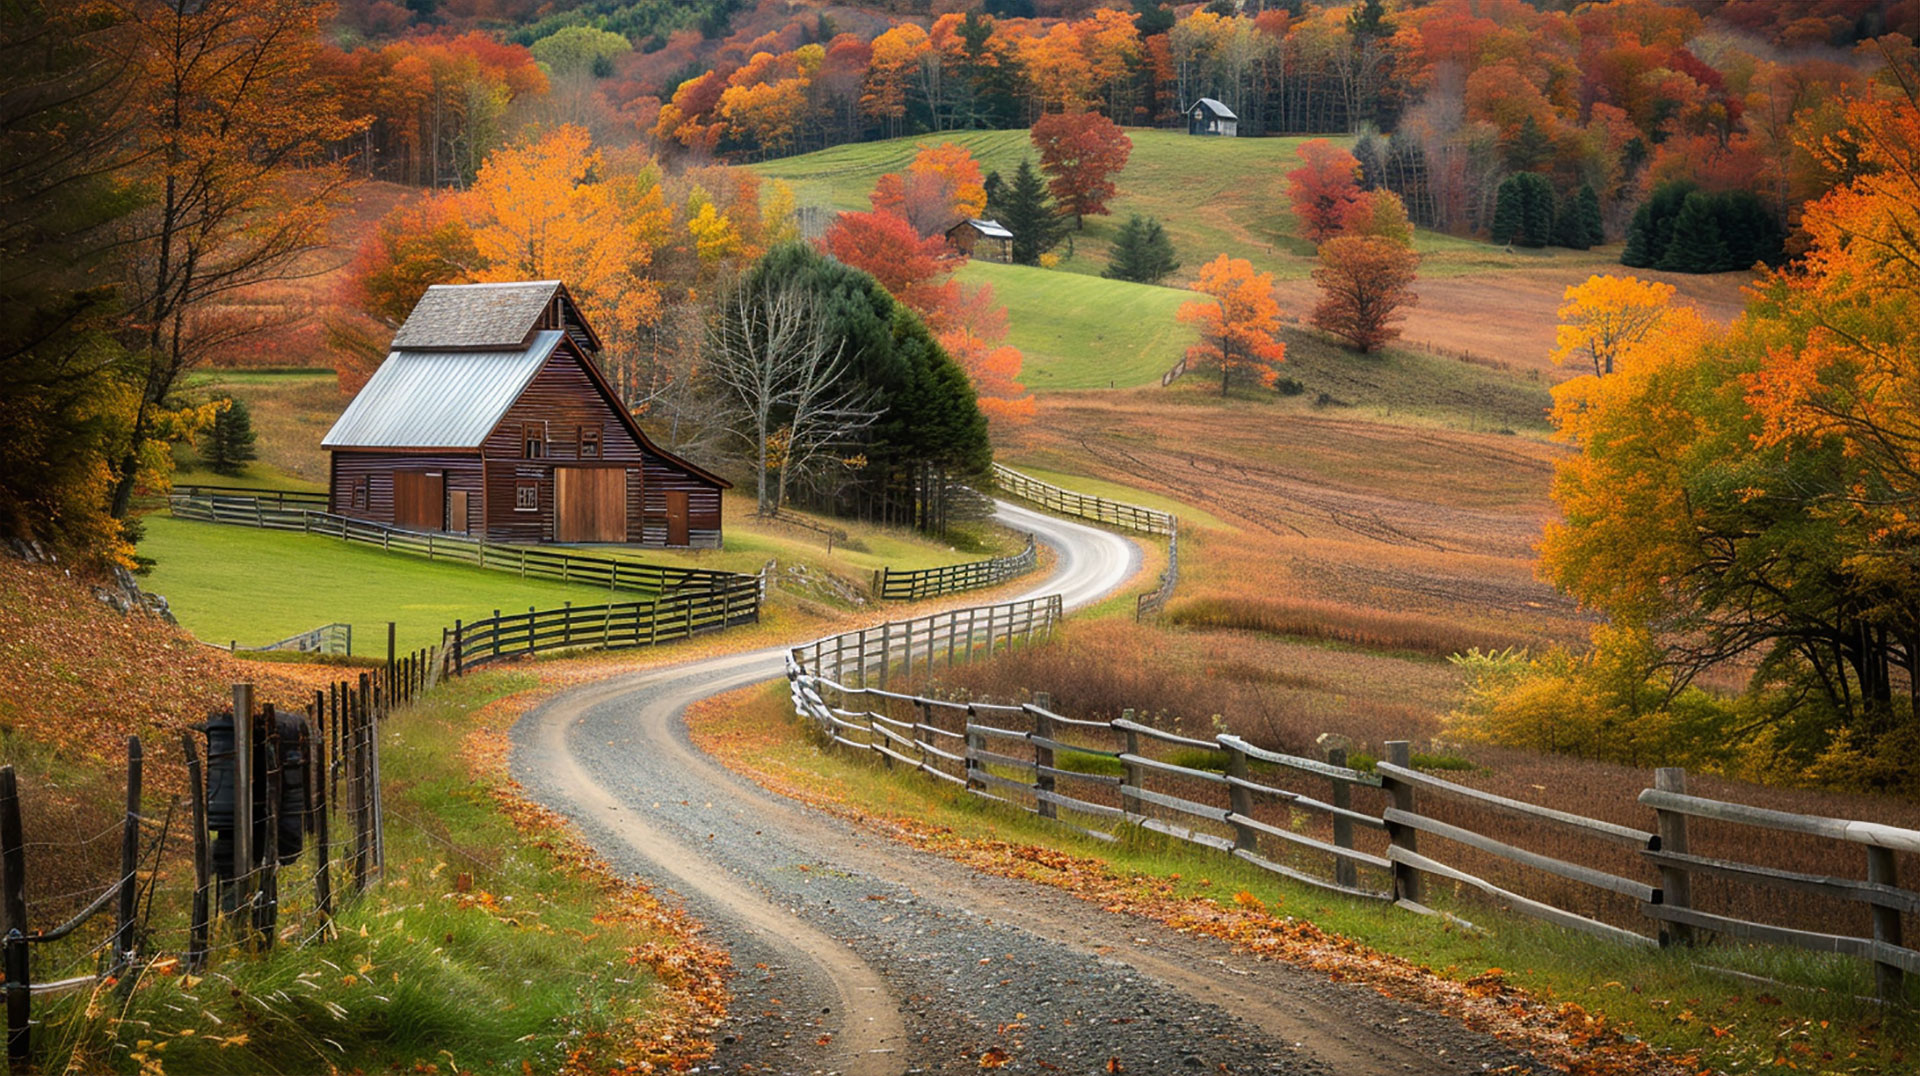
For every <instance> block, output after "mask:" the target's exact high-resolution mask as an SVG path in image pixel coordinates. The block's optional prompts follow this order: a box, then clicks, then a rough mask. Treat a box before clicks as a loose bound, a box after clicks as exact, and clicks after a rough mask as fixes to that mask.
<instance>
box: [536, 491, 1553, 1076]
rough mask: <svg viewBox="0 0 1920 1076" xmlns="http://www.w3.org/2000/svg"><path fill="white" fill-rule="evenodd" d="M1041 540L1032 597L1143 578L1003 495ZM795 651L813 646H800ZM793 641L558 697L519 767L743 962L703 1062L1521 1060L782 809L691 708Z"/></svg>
mask: <svg viewBox="0 0 1920 1076" xmlns="http://www.w3.org/2000/svg"><path fill="white" fill-rule="evenodd" d="M998 518H999V520H1000V521H1001V522H1002V523H1004V524H1006V525H1007V526H1010V527H1014V528H1017V529H1021V530H1027V531H1031V532H1033V533H1034V534H1035V536H1036V538H1037V539H1038V540H1039V541H1040V542H1042V543H1044V544H1046V545H1048V546H1049V547H1051V548H1052V549H1053V551H1054V553H1055V564H1054V568H1053V571H1052V573H1051V574H1050V576H1049V577H1048V578H1047V579H1046V580H1045V581H1044V582H1043V583H1042V584H1041V585H1040V586H1038V587H1036V588H1034V589H1033V590H1032V591H1030V592H1029V593H1028V594H1027V595H1024V596H1026V597H1037V596H1040V595H1044V594H1061V595H1062V596H1063V597H1064V599H1065V604H1066V605H1067V607H1068V608H1074V607H1079V606H1085V605H1088V604H1091V603H1093V602H1096V601H1098V600H1100V599H1101V598H1104V597H1106V596H1107V595H1109V594H1111V593H1113V592H1114V591H1115V590H1117V589H1118V588H1120V587H1121V586H1123V585H1124V584H1125V583H1126V582H1127V581H1128V580H1130V579H1131V578H1132V577H1133V576H1134V575H1136V574H1137V573H1138V572H1139V570H1140V563H1141V551H1140V548H1139V546H1138V545H1136V544H1135V543H1134V542H1132V541H1130V540H1129V539H1126V538H1123V537H1121V536H1119V535H1116V534H1113V533H1111V532H1108V531H1104V530H1099V529H1096V528H1093V527H1088V526H1084V525H1081V524H1078V523H1073V522H1069V521H1066V520H1061V519H1057V518H1054V517H1052V516H1047V515H1043V514H1040V513H1037V512H1034V511H1031V510H1029V509H1026V508H1021V507H1018V506H1015V505H1011V504H1007V503H1005V502H1001V504H1000V507H999V512H998ZM795 641H796V642H799V641H800V640H795ZM785 653H786V651H785V649H784V648H773V649H765V650H757V651H753V652H750V653H741V654H732V655H726V656H722V657H716V658H710V659H705V660H700V661H694V662H689V663H685V664H681V665H675V666H669V667H665V668H656V669H648V670H646V671H644V672H638V673H635V674H632V675H629V676H622V677H617V678H614V679H610V680H606V681H602V682H600V683H596V684H592V685H589V686H587V687H583V688H579V689H576V690H574V691H571V692H568V693H566V694H564V695H561V696H558V697H556V698H554V699H551V700H549V701H548V702H546V703H545V704H543V705H542V706H540V707H539V708H537V709H535V710H534V711H532V712H531V713H529V714H528V715H527V716H525V717H524V718H522V719H521V721H520V722H519V723H518V725H517V726H516V727H515V729H514V749H513V758H512V771H513V774H514V776H515V777H516V778H517V779H518V780H519V781H520V782H521V783H522V784H523V785H524V786H525V787H526V789H527V790H528V793H529V794H530V795H531V796H532V797H533V798H535V799H536V800H539V801H540V802H542V803H544V804H545V805H547V806H549V807H552V808H554V809H555V810H557V811H559V812H561V813H562V814H564V815H566V816H567V817H569V818H570V819H572V820H573V821H574V822H575V823H576V824H577V825H578V826H579V827H580V828H581V830H582V832H583V833H584V834H585V835H586V837H587V839H588V840H589V841H591V842H592V843H593V845H594V846H595V848H596V850H598V851H599V852H600V853H601V854H602V855H603V856H605V857H606V858H607V860H608V861H609V862H611V863H612V864H614V865H615V866H616V867H617V868H619V869H621V870H624V871H628V872H631V873H634V874H638V875H640V876H641V877H643V878H646V879H647V880H649V881H650V882H652V883H654V884H655V885H657V886H659V887H661V888H663V889H670V890H673V891H675V892H677V893H678V894H679V895H680V896H681V898H682V899H683V900H684V902H685V904H686V906H687V908H688V910H689V911H690V912H691V913H692V914H693V915H695V916H696V917H697V918H699V919H700V920H702V921H703V922H705V923H706V924H707V926H708V929H709V931H710V932H711V935H712V937H714V938H715V939H717V940H718V941H719V942H720V943H721V944H723V945H725V946H727V948H728V949H729V950H730V951H731V953H732V956H733V961H734V967H735V971H736V978H735V980H734V983H733V989H734V994H735V997H734V1003H733V1007H732V1015H730V1017H729V1018H728V1021H727V1023H726V1024H725V1025H724V1026H723V1027H722V1028H721V1029H720V1030H719V1032H718V1034H719V1037H720V1038H719V1042H720V1048H719V1052H718V1054H717V1056H716V1057H715V1059H714V1061H713V1062H712V1064H711V1065H710V1066H709V1067H708V1071H714V1072H722V1071H724V1072H738V1071H743V1070H744V1069H745V1067H746V1066H751V1071H753V1072H776V1073H845V1074H849V1076H852V1074H871V1076H892V1074H898V1073H921V1072H926V1073H933V1072H963V1071H978V1070H979V1068H980V1067H981V1060H980V1059H981V1057H982V1055H983V1054H986V1053H987V1052H988V1051H994V1050H997V1051H1000V1052H1001V1053H1003V1054H1004V1055H1005V1056H1007V1057H1008V1058H1010V1061H1009V1064H1008V1065H1007V1069H1008V1071H1025V1072H1034V1071H1060V1072H1070V1073H1095V1072H1106V1071H1109V1065H1110V1064H1111V1063H1112V1062H1113V1061H1114V1060H1115V1059H1117V1060H1118V1062H1119V1064H1120V1066H1121V1068H1120V1069H1117V1070H1114V1071H1126V1072H1141V1073H1144V1072H1161V1071H1195V1072H1199V1071H1204V1072H1271V1073H1288V1074H1293V1073H1298V1074H1303V1076H1304V1074H1316V1076H1317V1074H1321V1073H1340V1074H1355V1076H1365V1074H1373V1073H1380V1074H1388V1073H1392V1074H1402V1073H1468V1072H1481V1071H1484V1069H1485V1067H1488V1066H1491V1067H1499V1066H1501V1065H1508V1064H1522V1065H1524V1064H1526V1063H1527V1061H1528V1059H1527V1058H1526V1057H1524V1056H1523V1055H1518V1054H1515V1053H1513V1052H1512V1051H1511V1050H1509V1049H1507V1048H1505V1047H1502V1046H1500V1045H1499V1044H1497V1043H1495V1042H1494V1041H1493V1040H1492V1039H1490V1038H1488V1037H1486V1036H1482V1035H1479V1034H1477V1033H1474V1032H1470V1031H1467V1030H1466V1029H1464V1028H1462V1027H1461V1026H1460V1025H1458V1024H1457V1023H1455V1022H1453V1021H1451V1020H1448V1019H1447V1018H1445V1017H1441V1016H1438V1015H1434V1014H1430V1013H1426V1012H1423V1011H1421V1010H1418V1009H1413V1008H1409V1007H1406V1006H1404V1005H1401V1004H1398V1003H1395V1002H1392V1001H1390V1000H1388V999H1385V998H1383V997H1381V996H1380V995H1378V994H1377V993H1375V992H1374V991H1372V990H1370V989H1368V988H1366V987H1364V986H1359V985H1355V984H1338V983H1332V982H1329V981H1327V980H1326V979H1325V978H1324V977H1323V976H1320V975H1317V974H1313V973H1309V972H1305V971H1302V970H1299V969H1296V968H1292V967H1290V966H1287V965H1284V964H1279V963H1275V962H1271V961H1257V960H1255V959H1253V958H1251V957H1245V956H1241V955H1236V954H1234V953H1232V951H1231V950H1230V949H1229V948H1228V947H1227V946H1225V945H1223V944H1220V943H1217V942H1213V941H1211V940H1210V939H1204V938H1196V937H1192V936H1188V935H1184V934H1181V933H1178V932H1176V931H1173V930H1170V929H1167V928H1164V927H1161V926H1159V925H1158V924H1154V923H1149V922H1146V921H1143V920H1138V919H1132V918H1121V917H1118V916H1115V915H1111V914H1108V913H1105V912H1102V911H1100V910H1099V909H1098V908H1095V907H1093V906H1092V905H1089V904H1087V903H1086V902H1083V901H1080V900H1078V899H1076V898H1074V897H1073V896H1072V895H1071V894H1067V893H1063V892H1060V891H1057V890H1053V889H1049V888H1046V887H1041V886H1036V885H1032V884H1030V883H1024V882H1019V881H1013V880H1008V879H1004V878H998V877H993V876H987V875H980V874H976V873H974V872H973V871H971V870H969V869H967V868H966V867H964V866H962V865H960V864H957V863H954V862H952V861H950V860H947V859H943V858H941V857H938V856H933V855H929V854H925V853H921V852H917V851H915V850H913V849H910V848H907V847H905V846H902V845H899V844H896V843H894V842H891V841H888V840H886V839H885V838H883V837H879V836H877V835H874V834H872V833H869V832H866V831H863V830H859V829H855V828H852V827H850V826H848V825H847V824H846V823H845V822H843V821H841V820H839V819H835V818H832V817H830V816H827V815H825V814H822V813H819V812H816V811H813V810H811V809H809V808H807V807H806V806H804V805H801V804H799V803H796V802H794V801H792V800H788V799H786V798H784V797H779V796H776V795H773V794H771V793H769V792H766V791H765V790H763V789H761V788H759V787H758V786H756V785H754V784H753V783H752V782H750V781H748V780H746V779H744V778H742V777H740V776H739V775H737V774H734V773H733V772H731V771H729V770H727V769H725V768H724V767H722V766H721V765H720V764H719V763H717V762H715V761H714V760H713V759H711V758H709V757H708V756H706V755H705V754H704V753H702V752H701V751H699V750H698V749H697V748H695V747H694V746H693V745H692V743H691V742H690V741H689V739H688V737H687V731H686V726H685V724H684V722H683V721H682V714H683V712H684V711H685V709H686V707H687V706H688V705H689V704H691V703H693V702H696V701H698V700H700V699H703V698H706V697H708V696H711V695H715V694H719V693H722V692H726V691H730V690H733V689H736V688H740V687H744V686H747V685H750V684H755V683H760V682H763V681H766V680H770V679H774V678H777V677H779V676H781V675H783V674H784V656H785Z"/></svg>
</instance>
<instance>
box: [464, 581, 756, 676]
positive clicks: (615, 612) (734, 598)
mask: <svg viewBox="0 0 1920 1076" xmlns="http://www.w3.org/2000/svg"><path fill="white" fill-rule="evenodd" d="M735 578H736V579H737V580H738V582H735V583H732V584H730V585H727V586H721V587H716V588H714V589H712V590H680V591H677V592H675V593H672V594H667V595H663V596H662V597H659V598H655V599H654V600H652V601H643V602H617V603H609V604H606V605H587V606H575V605H573V604H572V603H568V604H567V605H566V606H564V607H562V608H559V609H528V610H527V611H526V612H524V613H506V614H502V613H501V612H500V610H498V609H496V610H494V612H493V615H492V616H490V617H487V618H485V619H483V620H474V621H459V620H456V621H454V624H453V627H451V628H448V629H446V631H445V632H444V633H443V635H444V639H445V644H446V647H447V658H446V660H447V664H448V669H449V671H450V672H451V673H453V674H454V675H458V674H459V673H461V672H463V671H465V670H466V669H467V668H470V667H472V666H474V665H480V664H484V663H486V662H489V661H495V660H498V659H500V658H508V657H520V656H523V655H531V654H540V653H546V652H549V651H554V650H572V649H577V648H582V647H590V648H593V649H598V650H620V649H625V648H629V647H636V646H652V645H654V644H655V643H665V642H672V641H673V640H675V639H687V638H691V637H693V636H695V635H702V634H705V633H707V632H710V631H721V630H723V629H726V628H730V627H734V626H737V625H740V624H751V623H755V622H757V621H758V620H759V619H760V593H761V589H760V588H761V580H760V578H759V577H758V576H751V575H743V576H736V577H735Z"/></svg>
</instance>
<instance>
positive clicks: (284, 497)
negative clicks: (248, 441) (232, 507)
mask: <svg viewBox="0 0 1920 1076" xmlns="http://www.w3.org/2000/svg"><path fill="white" fill-rule="evenodd" d="M173 496H175V497H186V498H188V499H190V500H191V499H199V500H205V499H207V498H209V497H239V498H245V499H251V500H258V501H264V502H266V503H268V504H271V505H272V506H273V507H275V508H319V509H321V510H322V511H324V510H325V509H326V507H327V503H328V500H327V495H326V494H324V493H318V492H310V491H307V490H297V489H254V488H252V487H250V486H203V485H199V484H197V483H196V484H194V485H188V486H181V485H176V486H174V487H173Z"/></svg>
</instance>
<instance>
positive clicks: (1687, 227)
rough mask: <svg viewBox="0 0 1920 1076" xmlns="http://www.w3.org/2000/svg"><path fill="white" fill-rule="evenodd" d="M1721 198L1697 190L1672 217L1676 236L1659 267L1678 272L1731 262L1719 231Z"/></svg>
mask: <svg viewBox="0 0 1920 1076" xmlns="http://www.w3.org/2000/svg"><path fill="white" fill-rule="evenodd" d="M1720 204H1721V200H1720V199H1718V198H1715V197H1713V196H1712V195H1708V194H1702V193H1701V192H1699V191H1695V192H1694V193H1692V194H1689V195H1687V200H1686V202H1685V203H1684V204H1683V205H1682V206H1681V207H1680V213H1679V215H1678V216H1677V217H1675V218H1674V221H1673V236H1672V238H1671V239H1670V240H1669V241H1668V243H1667V250H1666V253H1665V254H1664V255H1663V256H1662V257H1661V259H1660V265H1659V268H1661V269H1665V270H1668V271H1670V272H1676V273H1717V272H1720V271H1722V270H1724V269H1726V268H1727V267H1728V265H1729V259H1728V256H1727V241H1726V238H1725V237H1724V236H1723V235H1722V234H1721V231H1720V216H1721V214H1720V212H1719V210H1720Z"/></svg>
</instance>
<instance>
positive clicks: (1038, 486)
mask: <svg viewBox="0 0 1920 1076" xmlns="http://www.w3.org/2000/svg"><path fill="white" fill-rule="evenodd" d="M1182 361H1183V362H1184V361H1185V360H1182ZM993 481H994V485H995V486H996V487H998V488H999V490H1000V492H1002V493H1005V494H1007V495H1008V496H1011V497H1018V498H1020V499H1021V500H1024V501H1031V502H1032V503H1034V504H1037V505H1039V506H1040V507H1042V508H1045V509H1047V510H1048V511H1050V512H1057V513H1059V514H1061V515H1063V516H1072V517H1074V518H1076V519H1086V520H1091V521H1093V522H1095V523H1103V524H1106V525H1107V526H1110V527H1118V528H1120V529H1121V530H1130V531H1137V532H1139V533H1142V534H1164V535H1166V536H1167V570H1166V571H1164V572H1162V573H1160V581H1159V583H1158V584H1157V585H1155V587H1154V588H1153V589H1152V590H1150V591H1148V592H1147V593H1145V594H1142V595H1140V597H1139V598H1137V599H1135V601H1134V607H1133V616H1134V619H1135V620H1144V619H1145V618H1146V617H1148V616H1150V615H1152V614H1155V613H1158V612H1160V611H1161V610H1162V609H1165V608H1166V607H1167V600H1168V599H1170V598H1172V597H1173V588H1174V587H1176V586H1178V585H1179V584H1180V520H1179V518H1178V517H1176V516H1175V515H1174V514H1173V513H1172V512H1162V511H1160V510H1159V509H1157V508H1146V507H1142V506H1141V505H1137V504H1127V503H1126V502H1124V501H1110V500H1108V499H1106V498H1105V497H1094V496H1091V495H1088V494H1085V493H1075V492H1074V491H1072V490H1070V489H1063V488H1061V487H1059V486H1056V485H1054V484H1053V483H1051V482H1042V481H1041V480H1039V479H1038V478H1034V477H1032V476H1031V475H1024V474H1021V473H1020V472H1019V471H1016V470H1014V469H1013V468H1011V467H1008V466H1006V465H1005V464H1000V463H996V464H994V465H993Z"/></svg>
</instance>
